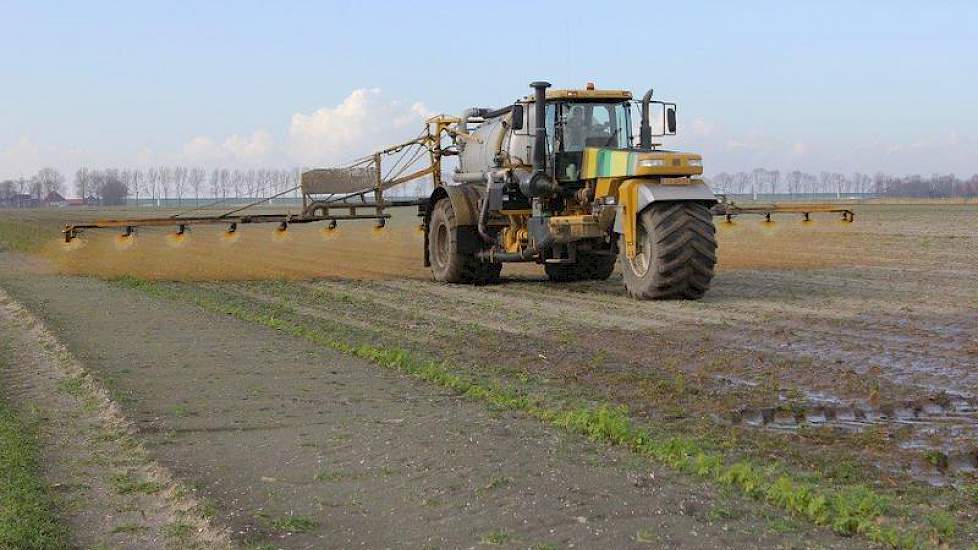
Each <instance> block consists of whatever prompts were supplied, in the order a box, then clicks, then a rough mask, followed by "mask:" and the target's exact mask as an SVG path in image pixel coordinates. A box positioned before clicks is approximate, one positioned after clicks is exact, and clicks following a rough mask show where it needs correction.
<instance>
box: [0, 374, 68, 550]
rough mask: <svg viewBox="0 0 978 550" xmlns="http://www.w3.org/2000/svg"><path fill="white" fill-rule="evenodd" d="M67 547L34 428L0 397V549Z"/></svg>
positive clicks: (66, 539)
mask: <svg viewBox="0 0 978 550" xmlns="http://www.w3.org/2000/svg"><path fill="white" fill-rule="evenodd" d="M0 366H2V364H0ZM67 546H68V531H67V529H66V528H65V526H64V525H62V524H61V523H60V522H59V521H58V520H57V518H56V516H55V514H54V512H53V505H52V502H51V499H50V496H49V495H48V494H47V491H46V488H45V485H44V483H43V481H42V479H41V473H40V451H39V449H38V445H37V438H36V434H35V431H34V428H33V426H31V425H30V424H28V423H27V422H26V421H25V420H24V419H23V418H22V417H21V416H20V415H18V414H17V413H16V412H15V411H14V410H13V409H12V408H11V407H10V406H9V405H8V404H7V403H6V402H5V401H4V400H3V396H2V395H0V548H10V549H14V548H16V549H18V550H48V549H52V550H53V549H61V548H66V547H67Z"/></svg>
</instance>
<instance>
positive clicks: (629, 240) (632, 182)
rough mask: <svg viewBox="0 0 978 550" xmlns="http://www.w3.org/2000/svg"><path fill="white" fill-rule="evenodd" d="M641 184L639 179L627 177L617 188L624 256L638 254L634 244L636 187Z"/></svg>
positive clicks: (636, 205) (636, 219)
mask: <svg viewBox="0 0 978 550" xmlns="http://www.w3.org/2000/svg"><path fill="white" fill-rule="evenodd" d="M641 184H642V180H639V179H627V180H625V181H624V182H622V184H621V186H620V187H619V188H618V204H619V205H621V206H620V210H619V215H621V231H622V235H623V236H624V238H625V256H627V257H628V258H634V257H635V256H636V255H637V254H638V248H637V247H636V245H635V240H636V236H637V231H636V229H635V228H636V225H637V223H638V187H639V185H641Z"/></svg>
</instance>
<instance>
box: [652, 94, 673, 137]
mask: <svg viewBox="0 0 978 550" xmlns="http://www.w3.org/2000/svg"><path fill="white" fill-rule="evenodd" d="M651 104H652V106H654V107H655V120H656V121H660V120H661V121H662V122H661V125H660V124H659V123H657V124H656V130H655V131H654V132H653V133H652V135H653V136H656V137H661V136H672V135H675V134H676V104H675V103H666V102H664V101H653V102H651Z"/></svg>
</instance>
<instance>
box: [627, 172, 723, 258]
mask: <svg viewBox="0 0 978 550" xmlns="http://www.w3.org/2000/svg"><path fill="white" fill-rule="evenodd" d="M674 201H695V202H702V203H708V204H714V203H716V202H717V198H716V195H714V194H713V190H712V189H710V187H709V186H708V185H706V183H704V182H703V180H695V179H694V180H690V183H688V184H685V185H666V184H662V183H660V182H659V180H657V179H644V178H630V179H627V180H625V181H623V182H622V183H621V186H620V187H619V188H618V209H617V213H616V214H615V224H614V231H615V233H619V234H621V235H624V237H625V255H626V256H627V257H629V258H634V257H635V255H636V254H637V253H638V250H636V245H635V239H636V223H637V222H638V216H639V215H640V214H641V213H642V211H643V210H645V208H646V207H648V206H649V205H650V204H652V203H653V202H674Z"/></svg>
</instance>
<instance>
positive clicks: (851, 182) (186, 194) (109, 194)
mask: <svg viewBox="0 0 978 550" xmlns="http://www.w3.org/2000/svg"><path fill="white" fill-rule="evenodd" d="M301 173H302V170H301V169H300V168H291V169H269V168H258V169H248V170H245V169H230V168H213V169H210V170H207V169H205V168H201V167H186V166H159V167H151V168H145V169H144V168H125V169H118V168H104V169H91V168H79V169H78V170H77V171H76V172H75V175H74V180H73V187H74V191H75V194H76V195H77V196H78V197H80V198H84V199H94V202H97V203H98V204H105V205H116V204H125V203H126V201H127V200H128V199H130V198H132V199H135V201H136V204H137V205H138V204H140V203H141V202H142V203H146V202H151V203H153V204H160V203H161V202H162V201H172V200H176V201H177V203H178V204H179V203H182V202H184V201H187V200H190V199H193V200H194V202H195V203H199V201H200V199H201V198H206V199H208V200H214V199H221V200H237V199H249V200H251V199H263V198H269V197H272V196H277V195H279V194H286V195H291V196H298V192H297V191H295V190H293V188H295V187H297V186H298V185H299V177H300V174H301ZM445 179H446V181H450V176H449V175H447V174H446V178H445ZM707 181H708V183H709V184H710V185H711V186H712V187H713V189H714V190H716V191H717V192H718V193H726V194H734V195H745V194H783V193H788V194H792V195H804V194H812V195H816V194H836V195H838V196H842V195H850V194H860V195H865V194H874V195H878V196H893V197H931V198H949V197H976V196H978V175H974V176H971V178H969V179H960V178H958V177H956V176H953V175H939V174H935V175H932V176H929V177H927V176H920V175H912V176H893V175H889V174H885V173H882V172H877V173H876V174H875V175H873V176H869V175H868V174H864V173H861V172H855V173H853V174H848V175H847V174H842V173H838V172H826V171H823V172H819V173H818V174H810V173H807V172H802V171H800V170H793V171H791V172H784V173H782V172H781V171H779V170H767V169H764V168H757V169H755V170H753V171H751V172H735V173H727V172H721V173H719V174H716V175H714V176H712V177H709V178H707ZM406 185H407V187H406V188H404V189H402V190H400V191H401V192H400V193H396V194H403V195H409V194H412V193H413V194H414V195H419V196H420V195H422V194H424V193H425V191H426V187H429V186H430V182H421V181H418V182H411V183H408V184H406ZM65 186H66V179H65V177H64V175H62V174H61V173H60V172H58V171H57V170H55V169H54V168H43V169H41V170H39V171H38V172H37V173H36V174H34V175H33V176H31V177H30V178H24V177H20V178H17V179H8V180H5V181H2V182H0V201H7V200H9V199H11V198H12V197H14V196H15V195H21V196H30V197H31V198H32V199H34V200H36V201H37V202H38V203H40V202H41V201H42V200H43V199H44V198H45V197H47V196H48V195H49V194H50V193H52V192H55V193H58V194H59V195H62V196H64V194H65Z"/></svg>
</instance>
